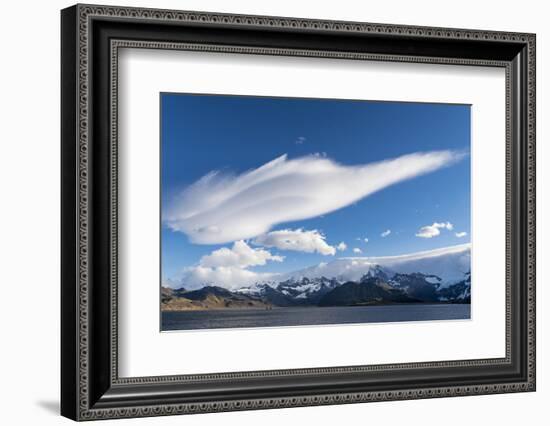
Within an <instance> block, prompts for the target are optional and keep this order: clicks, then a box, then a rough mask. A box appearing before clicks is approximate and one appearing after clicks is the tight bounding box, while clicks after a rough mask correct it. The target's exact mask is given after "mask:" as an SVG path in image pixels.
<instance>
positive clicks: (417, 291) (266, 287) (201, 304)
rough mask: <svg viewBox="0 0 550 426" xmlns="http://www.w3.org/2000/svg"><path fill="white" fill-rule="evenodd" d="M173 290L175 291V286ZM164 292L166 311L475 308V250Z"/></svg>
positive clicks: (351, 260)
mask: <svg viewBox="0 0 550 426" xmlns="http://www.w3.org/2000/svg"><path fill="white" fill-rule="evenodd" d="M171 285H174V284H173V283H172V284H171ZM175 286H176V287H177V288H169V287H162V290H161V302H162V310H165V311H175V310H176V311H177V310H205V309H227V308H236V309H246V308H252V309H271V308H273V307H290V306H303V307H306V306H323V307H324V306H363V305H381V304H395V303H470V299H471V276H470V244H463V245H459V246H453V247H447V248H443V249H436V250H431V251H425V252H419V253H413V254H408V255H401V256H386V257H348V258H339V259H336V260H334V261H332V262H329V263H321V264H319V265H315V266H312V267H309V268H305V269H302V270H299V271H295V272H292V273H287V274H280V275H278V276H276V278H273V279H271V280H270V281H268V282H258V283H256V284H254V285H252V286H243V287H240V288H239V287H238V286H237V288H236V289H232V290H229V289H226V288H223V287H221V286H219V285H216V283H205V285H204V286H203V287H202V288H200V289H198V290H186V288H185V283H179V285H178V284H176V285H175Z"/></svg>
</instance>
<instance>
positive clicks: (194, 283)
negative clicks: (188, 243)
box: [181, 265, 277, 290]
mask: <svg viewBox="0 0 550 426" xmlns="http://www.w3.org/2000/svg"><path fill="white" fill-rule="evenodd" d="M276 275H277V274H272V273H259V272H254V271H250V270H248V269H241V268H234V267H225V266H220V267H217V268H207V267H204V266H200V265H199V266H192V267H189V268H186V269H185V270H184V275H183V278H182V279H181V283H182V286H184V287H185V288H186V289H187V290H195V289H198V288H202V287H204V286H206V285H215V286H218V287H224V288H227V289H229V290H236V289H238V288H241V287H246V286H250V285H253V284H255V283H257V282H264V281H269V280H270V279H271V278H273V277H275V276H276Z"/></svg>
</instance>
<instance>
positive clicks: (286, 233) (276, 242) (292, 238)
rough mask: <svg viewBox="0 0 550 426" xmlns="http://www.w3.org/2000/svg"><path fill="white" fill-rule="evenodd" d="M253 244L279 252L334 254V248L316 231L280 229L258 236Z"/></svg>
mask: <svg viewBox="0 0 550 426" xmlns="http://www.w3.org/2000/svg"><path fill="white" fill-rule="evenodd" d="M253 242H254V244H258V245H262V246H264V247H276V248H278V249H279V250H292V251H302V252H306V253H315V252H317V253H320V254H322V255H325V256H326V255H334V254H335V253H336V248H335V247H332V246H330V245H328V244H327V242H326V241H325V236H324V235H323V234H321V233H320V232H319V231H317V230H316V229H313V230H310V231H305V230H303V229H301V228H299V229H281V230H279V231H273V232H269V233H267V234H263V235H260V236H258V237H256V238H255V239H254V241H253Z"/></svg>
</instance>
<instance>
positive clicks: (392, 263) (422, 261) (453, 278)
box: [280, 243, 471, 287]
mask: <svg viewBox="0 0 550 426" xmlns="http://www.w3.org/2000/svg"><path fill="white" fill-rule="evenodd" d="M470 252H471V245H470V244H469V243H468V244H460V245H457V246H452V247H445V248H440V249H435V250H429V251H422V252H418V253H412V254H405V255H399V256H379V257H342V258H339V259H336V260H334V261H332V262H329V263H321V264H319V265H316V266H311V267H308V268H305V269H302V270H299V271H295V272H291V273H288V274H286V275H283V276H281V278H280V279H281V281H283V280H288V279H291V280H301V279H303V278H309V279H314V278H321V277H330V278H334V279H336V280H337V281H339V282H345V281H358V280H360V279H361V278H362V277H363V276H365V275H367V276H380V274H382V273H385V274H386V275H387V276H390V277H391V276H392V275H394V274H395V273H400V274H410V273H415V272H420V273H424V274H427V275H431V276H433V275H435V276H436V277H439V278H441V281H439V280H437V278H435V277H430V278H429V279H430V280H432V281H433V282H434V283H436V282H437V283H439V284H440V285H441V287H445V286H449V285H451V284H454V283H457V282H459V281H461V280H463V279H464V274H466V273H467V272H469V271H470V258H471V255H470Z"/></svg>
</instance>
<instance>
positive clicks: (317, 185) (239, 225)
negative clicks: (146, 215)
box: [163, 151, 463, 244]
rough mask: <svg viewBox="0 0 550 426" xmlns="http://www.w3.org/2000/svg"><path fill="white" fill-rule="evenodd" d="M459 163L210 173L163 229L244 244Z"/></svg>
mask: <svg viewBox="0 0 550 426" xmlns="http://www.w3.org/2000/svg"><path fill="white" fill-rule="evenodd" d="M462 157H463V155H462V154H458V153H456V152H453V151H431V152H426V153H414V154H409V155H404V156H401V157H397V158H394V159H391V160H385V161H380V162H376V163H369V164H362V165H357V166H344V165H341V164H338V163H336V162H334V161H332V160H331V159H329V158H323V157H321V156H319V155H310V156H305V157H300V158H296V159H292V160H289V159H288V158H287V156H286V155H283V156H281V157H279V158H276V159H274V160H273V161H271V162H269V163H267V164H264V165H263V166H261V167H259V168H257V169H254V170H249V171H247V172H244V173H242V174H240V175H227V174H222V173H221V172H219V171H212V172H210V173H208V174H207V175H206V176H204V177H202V178H201V179H199V180H198V181H196V182H195V183H193V184H192V185H190V186H188V187H187V188H185V189H184V190H183V191H181V192H179V193H177V194H176V195H175V196H174V197H173V198H172V199H171V200H170V201H169V202H168V203H167V204H166V206H164V207H163V223H164V224H165V225H166V226H167V227H169V228H170V229H172V230H173V231H178V232H182V233H184V234H186V235H187V236H188V237H189V239H190V241H191V242H193V243H196V244H223V243H227V242H231V241H237V240H245V239H249V238H254V237H257V236H258V235H262V234H266V233H267V232H269V230H270V229H271V228H272V227H273V226H275V225H277V224H281V223H285V222H291V221H298V220H304V219H309V218H313V217H317V216H320V215H322V214H326V213H330V212H333V211H335V210H338V209H341V208H343V207H346V206H348V205H350V204H352V203H354V202H356V201H359V200H361V199H362V198H364V197H366V196H368V195H370V194H372V193H374V192H376V191H379V190H381V189H384V188H386V187H388V186H390V185H393V184H395V183H397V182H400V181H403V180H406V179H411V178H414V177H416V176H419V175H422V174H426V173H429V172H432V171H434V170H437V169H440V168H442V167H444V166H447V165H449V164H451V163H453V162H455V161H458V160H459V159H461V158H462Z"/></svg>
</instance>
